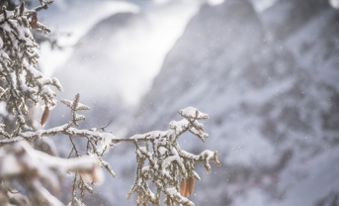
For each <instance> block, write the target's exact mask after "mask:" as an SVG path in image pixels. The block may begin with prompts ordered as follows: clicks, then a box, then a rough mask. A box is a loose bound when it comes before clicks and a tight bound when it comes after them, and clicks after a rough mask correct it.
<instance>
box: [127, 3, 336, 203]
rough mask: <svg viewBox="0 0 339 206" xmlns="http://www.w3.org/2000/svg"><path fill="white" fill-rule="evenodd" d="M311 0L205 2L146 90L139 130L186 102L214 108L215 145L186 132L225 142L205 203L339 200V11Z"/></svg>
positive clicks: (202, 193) (201, 188)
mask: <svg viewBox="0 0 339 206" xmlns="http://www.w3.org/2000/svg"><path fill="white" fill-rule="evenodd" d="M307 3H308V1H307ZM307 3H306V1H301V0H300V1H292V0H291V1H280V2H278V3H277V4H276V5H275V6H274V7H272V8H271V9H272V10H267V11H265V13H263V14H257V13H256V12H255V11H254V9H253V8H252V5H251V4H250V3H249V2H248V1H246V0H228V1H225V2H224V3H223V4H221V5H217V6H207V5H206V6H203V7H202V8H201V10H200V12H199V13H198V15H196V16H195V17H194V18H193V19H192V20H191V22H190V23H189V25H188V26H187V29H186V31H185V32H184V34H183V36H182V37H181V38H180V39H179V40H178V41H177V43H176V45H175V46H174V48H173V49H172V50H171V51H170V53H169V54H168V56H167V58H166V60H165V62H164V65H163V68H162V70H161V72H160V73H159V75H158V76H157V77H156V79H155V81H154V84H153V87H152V89H151V91H150V92H149V93H148V94H147V95H146V97H145V98H144V100H143V102H142V104H141V106H140V110H139V112H138V113H137V115H136V121H135V122H136V123H135V125H134V127H133V128H132V129H131V133H134V132H135V131H138V132H143V131H148V130H151V129H158V128H161V127H164V126H165V125H166V124H167V122H169V121H170V120H171V119H173V118H174V115H173V114H174V111H177V110H178V109H180V108H183V107H186V106H188V105H192V106H195V107H197V108H199V109H200V110H202V111H204V112H207V113H208V114H210V120H209V121H208V122H206V127H207V128H208V129H209V131H208V132H209V133H210V139H209V140H208V141H207V145H203V144H201V143H199V142H198V141H195V140H192V139H191V138H190V137H187V140H185V141H184V144H185V146H186V147H187V148H190V149H191V150H192V151H199V150H201V149H202V148H203V147H208V148H211V149H216V150H219V152H220V155H221V160H222V162H223V164H224V166H223V167H222V168H220V169H215V170H214V172H213V173H212V174H210V175H209V176H207V175H205V174H204V175H202V179H203V180H202V181H201V182H199V183H198V184H197V190H196V193H195V195H194V196H193V199H194V200H195V201H196V202H197V203H198V205H216V206H217V205H220V206H221V205H223V206H224V205H242V206H244V205H245V206H246V205H251V206H253V205H258V206H259V205H270V206H271V205H284V206H290V205H327V204H332V202H333V201H336V202H334V203H333V205H337V204H338V202H337V201H338V200H337V199H335V198H334V197H337V196H338V194H339V179H338V178H337V174H338V173H339V164H338V162H339V147H338V143H339V141H338V140H339V127H338V125H339V94H338V90H339V83H338V81H337V80H338V79H339V78H338V77H339V76H338V75H339V70H338V68H339V65H338V62H339V61H338V59H339V58H338V51H339V50H338V40H339V35H338V24H337V23H338V20H337V19H338V16H337V15H338V14H336V13H335V12H334V11H333V10H331V9H330V8H329V7H327V5H326V4H325V3H326V2H325V3H324V1H316V0H314V1H311V2H310V4H311V5H312V6H310V7H307V8H306V7H304V6H305V4H307ZM313 4H316V5H318V4H319V7H316V9H315V10H313V9H314V8H315V6H313ZM273 11H275V12H276V13H274V12H273ZM274 14H276V15H274ZM273 17H274V18H276V20H277V21H278V20H279V22H281V23H280V24H276V23H272V22H273V20H269V18H273ZM292 20H293V21H292ZM294 20H295V21H294ZM269 21H271V22H270V23H268V22H269ZM289 22H291V24H289ZM276 25H277V26H276ZM279 25H280V26H279ZM285 25H286V26H285ZM275 26H276V27H275ZM272 34H273V38H272ZM201 172H202V171H201ZM328 202H330V203H328Z"/></svg>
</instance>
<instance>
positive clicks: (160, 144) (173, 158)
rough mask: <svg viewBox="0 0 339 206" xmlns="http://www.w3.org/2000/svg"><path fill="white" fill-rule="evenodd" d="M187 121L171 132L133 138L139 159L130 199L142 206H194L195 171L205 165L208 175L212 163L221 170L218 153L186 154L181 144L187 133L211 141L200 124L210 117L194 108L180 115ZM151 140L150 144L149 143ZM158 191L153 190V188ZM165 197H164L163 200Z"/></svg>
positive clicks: (171, 126) (177, 123)
mask: <svg viewBox="0 0 339 206" xmlns="http://www.w3.org/2000/svg"><path fill="white" fill-rule="evenodd" d="M179 114H180V115H181V116H182V117H183V119H182V120H180V121H172V122H171V123H170V124H169V129H168V130H167V131H154V132H148V133H145V134H139V135H135V136H132V137H131V138H130V139H133V140H134V141H135V145H136V155H137V164H138V166H137V172H136V179H135V182H134V185H133V187H132V188H131V190H130V192H129V196H131V195H132V194H133V193H135V194H136V195H137V204H138V205H148V204H153V205H160V201H161V200H163V201H164V202H165V204H166V205H189V206H192V205H194V203H193V202H192V201H190V200H189V199H188V198H187V196H189V195H191V194H192V192H193V189H194V188H192V187H194V184H195V179H200V177H199V175H198V173H197V172H196V171H195V167H196V165H197V164H198V163H203V165H204V166H205V168H206V169H207V171H210V170H211V163H212V162H213V163H215V164H216V165H217V166H220V165H221V163H220V161H219V159H218V154H217V152H214V151H210V150H205V151H203V152H201V153H200V154H198V155H195V154H192V153H189V152H187V151H185V150H182V149H181V148H180V146H179V144H178V142H177V140H178V139H179V138H180V137H181V136H182V134H184V133H185V132H190V133H192V134H193V135H195V136H197V137H198V138H199V139H200V140H202V141H205V140H206V138H207V137H208V135H207V133H205V131H204V128H203V125H202V124H201V123H200V122H199V120H204V119H207V118H208V116H207V115H206V114H204V113H202V112H200V111H198V110H197V109H195V108H193V107H187V108H185V109H183V110H180V111H179ZM145 140H147V141H145ZM151 185H153V186H155V187H156V191H155V192H153V191H152V190H151V188H152V186H151ZM161 194H163V195H164V197H163V199H161Z"/></svg>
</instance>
